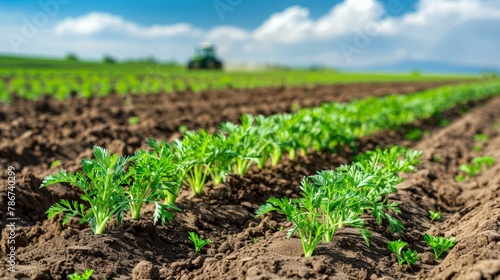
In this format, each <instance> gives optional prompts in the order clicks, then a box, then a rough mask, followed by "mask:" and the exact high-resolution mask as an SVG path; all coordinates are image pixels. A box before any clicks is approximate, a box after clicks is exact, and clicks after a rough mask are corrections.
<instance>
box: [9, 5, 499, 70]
mask: <svg viewBox="0 0 500 280" xmlns="http://www.w3.org/2000/svg"><path fill="white" fill-rule="evenodd" d="M498 26H500V1H496V0H413V1H408V0H335V1H319V0H318V1H311V0H307V1H306V0H303V1H298V0H295V1H293V0H276V1H263V0H254V1H250V0H207V1H201V0H200V1H196V0H184V1H147V0H143V1H131V0H125V1H76V0H38V1H34V0H21V1H5V0H4V1H0V53H15V54H19V55H23V54H29V55H48V56H63V55H64V54H66V53H68V52H75V53H77V54H78V55H79V56H81V57H83V58H90V59H96V58H101V57H102V56H103V55H104V54H111V55H114V56H116V57H118V58H120V59H125V58H138V57H145V56H149V55H153V56H155V57H157V58H159V59H164V60H167V59H176V60H178V61H181V62H184V61H185V60H187V59H188V57H189V56H190V55H191V53H192V47H193V45H195V44H196V43H198V42H201V41H205V40H209V41H211V42H214V43H215V44H216V45H217V46H218V51H219V53H220V55H221V56H222V57H223V58H224V59H225V60H226V61H227V62H229V63H234V64H242V63H247V64H248V63H254V64H255V63H257V64H258V63H291V64H294V65H308V64H324V65H330V66H335V67H341V68H349V67H358V68H363V67H367V68H369V67H374V66H377V65H388V64H395V63H399V62H403V61H433V62H442V63H455V64H462V65H471V66H476V67H497V66H498V65H500V52H499V51H498V50H500V36H498V33H499V32H500V29H499V28H498Z"/></svg>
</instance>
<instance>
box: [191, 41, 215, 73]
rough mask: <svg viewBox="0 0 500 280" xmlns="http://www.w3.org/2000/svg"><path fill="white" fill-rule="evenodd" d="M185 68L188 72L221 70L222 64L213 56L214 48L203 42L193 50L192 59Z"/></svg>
mask: <svg viewBox="0 0 500 280" xmlns="http://www.w3.org/2000/svg"><path fill="white" fill-rule="evenodd" d="M187 67H188V69H189V70H196V69H211V70H222V62H221V61H220V60H219V59H218V58H217V57H216V56H215V46H214V45H212V44H211V43H209V42H203V43H201V44H199V45H198V46H197V47H196V48H195V55H194V58H193V59H191V60H190V61H189V63H188V65H187Z"/></svg>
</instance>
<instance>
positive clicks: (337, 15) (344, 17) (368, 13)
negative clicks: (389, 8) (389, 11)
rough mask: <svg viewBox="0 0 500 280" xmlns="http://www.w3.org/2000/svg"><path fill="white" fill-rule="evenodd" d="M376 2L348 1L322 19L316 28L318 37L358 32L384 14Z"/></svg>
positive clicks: (335, 7) (371, 0) (366, 0)
mask: <svg viewBox="0 0 500 280" xmlns="http://www.w3.org/2000/svg"><path fill="white" fill-rule="evenodd" d="M383 10H384V9H383V6H382V5H381V4H380V3H378V2H376V1H375V0H346V1H345V2H343V3H341V4H339V5H337V6H334V7H333V8H332V10H331V11H330V13H328V14H327V15H325V16H323V17H322V18H320V19H319V20H318V21H317V22H316V24H315V28H314V32H315V34H316V36H317V37H320V38H331V37H335V36H340V35H344V34H349V33H353V32H356V30H357V29H359V28H363V27H365V26H366V25H367V24H368V23H370V22H371V21H373V20H374V19H377V17H379V16H380V15H382V13H383Z"/></svg>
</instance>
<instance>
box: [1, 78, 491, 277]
mask: <svg viewBox="0 0 500 280" xmlns="http://www.w3.org/2000/svg"><path fill="white" fill-rule="evenodd" d="M351 81H352V80H351ZM452 83H453V84H456V83H457V81H456V79H455V80H453V79H450V80H446V81H443V80H440V79H438V80H436V81H428V80H427V81H398V82H391V83H387V82H382V81H380V80H378V81H377V80H376V81H372V82H369V83H351V84H348V83H345V84H338V85H316V86H295V87H288V86H282V85H278V86H276V85H274V86H269V85H268V87H264V88H260V87H256V88H251V89H238V88H229V89H204V90H202V91H200V92H199V93H189V92H173V93H170V94H149V95H140V94H137V95H134V94H126V95H120V94H117V93H115V92H112V91H111V92H110V93H109V94H105V96H102V97H98V96H93V97H91V98H80V97H78V96H73V97H70V96H67V97H66V96H65V100H61V101H59V100H56V99H53V98H51V97H48V96H42V97H40V98H39V99H38V100H36V101H31V100H25V99H23V98H14V99H13V100H12V102H11V103H10V104H0V128H1V133H2V134H1V136H2V143H1V145H0V155H1V157H0V160H1V165H2V166H3V167H5V168H7V166H14V167H15V169H16V171H15V172H16V184H17V185H16V191H15V192H16V211H17V212H16V217H18V218H19V220H18V221H17V226H18V228H17V229H16V234H17V235H16V244H17V246H18V249H17V252H16V257H17V260H18V262H19V263H18V265H17V267H16V269H17V272H16V274H15V277H16V278H17V279H66V278H67V277H68V275H69V274H71V273H73V272H75V271H77V272H80V273H82V272H83V271H85V269H87V268H91V269H94V270H95V272H94V274H93V277H94V278H95V279H131V277H133V279H283V278H290V279H376V278H385V279H450V278H452V279H494V278H495V277H498V275H499V274H500V261H499V259H500V248H499V247H498V242H499V235H498V230H499V229H498V217H499V216H500V212H499V209H500V200H499V197H498V194H497V193H498V191H499V188H500V176H499V175H498V174H499V171H500V167H499V166H500V165H499V164H498V163H493V164H492V165H491V166H488V168H487V169H485V170H482V171H481V172H478V174H477V175H475V176H471V177H466V178H464V180H457V179H456V176H457V175H463V174H464V173H463V168H462V167H461V165H463V164H467V163H470V162H471V161H472V160H473V159H474V158H477V157H479V156H490V157H492V158H495V159H496V160H497V161H498V160H499V159H500V150H499V149H498V147H499V146H500V127H499V124H500V110H498V108H500V99H499V97H498V94H497V93H498V92H488V91H487V90H484V89H481V87H480V86H479V87H477V88H473V89H469V88H467V89H464V90H463V91H462V92H465V91H474V90H477V91H483V92H485V93H486V94H485V95H480V94H479V95H477V96H479V97H480V98H479V97H478V98H479V100H473V99H471V100H468V101H467V102H465V101H464V102H459V103H461V104H457V105H455V106H452V107H449V108H448V107H446V106H445V108H446V109H445V110H444V111H443V112H441V113H434V114H432V116H430V117H428V118H426V119H423V120H413V119H414V118H417V119H418V117H420V116H412V114H411V113H410V114H409V116H407V114H406V113H405V112H404V111H405V110H407V108H412V107H411V106H412V105H411V104H410V103H411V102H418V99H417V98H416V99H415V100H413V99H411V97H409V96H410V94H411V96H413V95H414V94H415V93H416V92H420V91H423V90H426V89H431V88H436V87H439V86H443V85H445V84H452ZM492 88H493V90H495V91H496V90H498V86H496V87H492ZM446 90H447V89H446V88H444V89H442V90H441V91H439V90H437V91H435V92H437V93H439V92H446ZM431 93H432V91H429V95H428V98H430V97H429V96H431V95H430V94H431ZM394 94H402V95H401V96H403V97H402V98H404V97H407V96H408V99H404V100H408V107H407V108H406V107H405V109H401V112H398V111H397V110H395V111H394V114H401V115H398V116H400V117H401V119H403V118H404V117H407V118H408V120H412V121H411V122H409V123H406V124H399V123H398V121H397V120H394V121H395V123H398V124H390V127H391V128H392V129H388V128H384V129H382V130H380V128H383V126H382V125H379V126H377V127H376V128H377V129H375V131H372V130H371V129H370V128H367V130H366V131H367V132H366V133H365V132H359V131H358V130H357V128H356V129H355V130H354V132H351V131H349V130H346V134H345V135H348V134H349V133H352V136H356V137H351V138H349V137H348V136H346V138H347V140H346V141H347V142H344V140H341V141H340V142H338V143H337V144H336V145H337V146H335V147H334V148H335V150H334V151H331V150H328V149H326V148H325V147H319V148H316V147H314V149H313V146H312V145H311V146H309V149H307V148H304V147H295V149H294V152H293V153H295V152H296V151H297V150H305V151H307V154H305V155H303V151H302V152H299V153H298V154H297V156H296V157H294V158H291V157H293V156H292V155H291V153H292V152H291V151H289V152H288V153H283V156H282V157H281V160H280V161H279V162H278V163H277V164H275V165H274V164H273V166H271V165H270V164H267V165H266V164H265V163H264V165H266V167H265V168H263V169H259V168H257V166H256V164H254V165H252V166H251V167H250V168H249V170H248V172H246V173H245V174H244V175H233V174H230V175H228V176H227V180H226V181H225V182H223V183H221V184H217V185H215V184H213V183H212V182H211V181H210V180H209V181H207V183H206V184H205V186H204V187H203V191H202V194H201V195H198V196H193V194H192V191H191V188H190V187H189V186H188V185H187V184H184V186H183V188H182V189H181V190H180V192H179V194H178V197H177V199H176V200H175V204H176V205H177V207H179V208H180V209H182V211H180V212H177V211H174V217H173V219H172V222H171V223H168V222H167V223H165V225H160V224H157V225H154V224H153V221H151V218H150V217H151V216H153V215H154V212H155V208H154V205H152V204H149V205H145V207H144V209H143V211H142V212H143V216H142V218H141V219H139V220H133V219H131V218H130V217H128V216H126V217H125V219H124V221H123V223H118V222H117V221H116V220H115V219H112V220H110V222H109V223H108V225H107V227H106V231H105V232H104V233H103V234H94V232H93V231H92V229H91V228H89V227H88V226H87V225H86V224H83V225H80V224H78V222H77V219H73V220H71V221H70V222H69V223H68V225H66V226H63V225H61V222H62V221H63V219H62V217H61V216H57V217H56V218H54V219H50V220H49V219H47V216H46V214H45V211H46V210H47V209H49V207H50V206H51V205H52V204H54V203H56V202H58V201H59V200H61V199H69V200H78V199H79V197H80V194H81V193H80V192H79V191H78V190H77V189H76V188H74V187H73V188H70V187H69V186H68V185H62V184H55V185H52V186H48V187H46V188H40V186H41V185H42V183H43V182H42V180H43V178H44V177H46V176H47V175H49V174H53V173H55V172H57V169H59V168H62V169H64V170H68V171H71V172H75V171H77V170H80V168H81V163H80V160H82V159H84V158H92V152H93V146H94V145H99V146H102V147H105V148H106V149H109V150H110V152H111V153H119V154H121V155H132V154H133V153H134V152H136V151H137V150H138V149H139V148H146V144H145V140H146V139H147V138H156V139H164V140H168V141H169V142H170V141H173V140H174V139H177V138H180V137H181V136H182V135H183V131H184V130H185V129H190V130H200V129H207V130H208V131H209V132H211V133H215V132H216V131H217V129H218V128H220V127H219V124H221V123H223V122H226V121H228V122H233V123H240V124H241V122H240V117H241V115H243V114H252V115H264V116H271V115H274V114H279V113H292V114H298V115H300V113H301V112H303V111H304V110H307V109H305V108H310V107H318V106H321V105H322V104H324V103H326V102H349V101H351V100H355V99H364V98H368V97H383V96H388V95H394ZM417 94H419V93H417ZM422 95H425V94H422ZM426 96H427V95H426ZM436 96H437V95H436ZM447 96H450V98H453V96H454V95H453V94H449V95H447ZM438 97H439V96H437V97H436V98H435V100H436V103H438V102H441V101H439V100H438V99H439V98H438ZM398 98H399V97H394V99H391V97H388V98H387V100H388V101H387V103H381V104H388V105H390V104H392V103H391V102H396V101H397V100H399V99H398ZM443 98H444V97H443ZM476 99H477V98H476ZM429 100H432V99H429ZM464 100H466V99H464ZM353 102H354V103H355V104H358V103H356V102H359V104H365V105H359V106H361V107H360V108H365V107H362V106H368V105H369V104H370V102H378V101H376V100H375V99H371V101H367V102H365V103H363V102H364V101H363V100H361V101H353ZM384 102H385V101H384ZM428 103H431V102H428ZM348 104H350V103H348ZM366 104H368V105H366ZM375 104H377V103H375ZM415 104H420V103H415ZM415 106H416V105H415ZM417 107H423V106H416V107H415V108H414V109H415V112H417ZM321 108H325V110H328V106H326V105H324V106H322V107H321ZM339 108H340V109H339V110H342V108H344V107H342V106H340V107H339ZM346 108H350V107H346ZM366 108H369V106H368V107H366ZM301 109H304V110H301ZM312 110H313V111H312V112H316V113H318V112H317V111H314V109H312ZM349 110H350V109H346V114H347V116H350V115H349V114H350V111H349ZM385 110H390V109H388V108H380V111H385ZM374 111H376V110H374ZM391 112H392V111H391ZM367 114H368V111H367ZM360 115H361V116H362V115H363V114H362V113H361V114H360ZM388 118H390V117H388ZM396 119H398V120H399V119H400V118H396ZM340 121H342V120H340V119H339V122H340ZM354 121H355V122H354V123H355V124H357V126H358V128H359V129H360V130H362V129H364V126H362V125H361V124H362V123H366V124H368V123H370V122H369V115H367V119H366V120H365V121H362V122H361V123H359V121H358V120H357V119H354ZM381 122H382V121H381ZM285 123H286V120H285ZM347 124H349V122H347V123H346V126H347ZM243 125H244V124H243ZM376 125H378V124H376ZM355 126H356V125H355ZM229 127H230V126H229ZM179 128H180V129H179ZM415 133H416V134H417V135H416V136H415ZM269 135H272V133H270V134H269ZM339 135H340V136H342V134H341V133H340V132H339ZM358 135H359V136H360V137H357V136H358ZM478 135H480V136H478ZM301 140H304V139H301ZM314 140H317V139H313V141H312V142H314ZM351 140H352V141H354V142H353V143H351V142H349V141H351ZM318 141H319V140H318ZM299 142H300V141H299ZM328 143H329V144H331V143H332V142H328ZM393 145H398V146H406V147H409V148H411V149H413V150H416V151H422V152H423V155H422V158H421V161H422V164H420V165H417V166H416V172H413V173H404V174H402V175H401V176H402V178H403V179H404V181H403V182H402V183H401V184H399V185H397V189H398V191H397V192H396V193H391V194H387V195H388V198H389V200H390V201H391V202H397V203H398V204H399V209H400V210H401V213H400V214H396V215H395V217H397V218H398V219H400V220H401V221H402V222H403V224H404V227H405V229H404V230H403V235H402V236H401V235H398V234H395V235H394V234H392V233H391V232H390V230H389V228H388V226H387V221H384V223H382V224H381V225H379V224H378V223H377V221H376V219H375V218H373V217H371V216H370V215H369V214H367V213H364V214H363V215H362V216H361V217H362V218H363V219H364V220H366V225H365V227H366V228H367V229H368V230H370V231H371V232H372V235H373V236H372V237H371V239H370V246H367V245H366V243H365V241H364V239H363V237H362V236H361V235H359V233H358V230H357V229H354V228H352V227H345V228H340V229H339V230H338V232H336V234H335V237H334V238H333V240H332V241H331V242H328V243H320V245H319V246H318V247H317V248H316V250H315V252H314V253H313V255H312V257H308V258H306V257H304V252H303V250H302V245H301V240H300V238H298V236H297V234H296V235H294V236H292V237H291V238H289V239H287V238H286V234H287V230H289V229H291V228H292V227H293V223H291V222H289V221H287V220H286V218H285V216H284V215H282V214H278V213H271V214H265V215H262V216H260V217H258V218H256V217H255V214H256V211H257V209H258V208H259V207H260V206H261V205H262V204H264V203H265V202H266V201H267V199H268V198H270V197H278V198H281V197H285V196H286V197H290V198H298V197H300V196H301V192H302V190H301V188H300V186H301V181H302V179H303V178H304V176H310V175H314V174H316V172H318V171H321V170H331V169H336V168H338V167H339V166H340V165H342V164H350V163H351V162H353V161H356V160H357V158H356V156H357V155H358V154H360V153H362V152H366V151H369V150H374V149H376V148H377V147H380V148H388V147H390V146H393ZM4 173H5V172H4ZM5 175H6V174H2V176H4V177H3V180H4V181H7V179H6V178H5V177H6V176H5ZM2 186H3V185H2ZM1 191H2V195H1V197H0V199H1V200H2V204H6V202H7V200H8V196H7V190H6V189H5V188H4V187H2V190H1ZM429 210H432V211H439V212H441V214H442V217H441V219H439V220H436V221H431V219H430V217H429V213H428V211H429ZM6 217H7V213H6V212H4V210H3V209H2V218H3V219H2V223H4V222H3V221H5V220H6V219H5V218H6ZM4 225H5V224H2V228H4ZM191 231H192V232H196V233H198V234H199V235H200V236H201V237H202V238H209V239H210V240H211V241H212V243H210V244H208V245H207V246H205V247H204V248H203V249H202V250H201V251H200V253H199V254H196V253H195V251H194V247H193V244H192V242H191V241H190V240H189V239H188V232H191ZM425 233H429V234H432V235H445V236H447V237H449V236H454V237H455V238H456V240H457V244H456V245H455V246H454V247H453V248H452V249H451V250H450V251H448V252H447V253H445V254H444V255H443V256H444V257H442V258H440V259H439V260H438V261H436V260H434V254H433V251H432V249H431V248H430V247H429V246H427V244H426V243H425V241H424V239H423V236H424V234H425ZM8 237H9V231H8V230H7V229H5V230H4V231H3V232H2V245H1V246H2V247H1V250H2V255H7V253H8V251H9V249H8V247H7V245H6V244H7V240H8ZM397 239H403V240H404V241H405V242H407V243H408V247H409V248H411V249H413V250H416V251H417V252H418V254H419V257H420V261H418V262H417V263H416V264H415V265H413V266H412V267H411V268H410V267H408V266H407V265H403V266H399V265H398V263H397V259H396V256H395V255H394V254H393V253H391V252H390V251H389V250H388V249H387V243H388V242H389V241H393V240H397ZM2 265H3V269H2V272H0V276H1V277H5V279H10V278H12V277H13V276H12V274H9V272H8V271H7V267H8V266H7V263H3V264H2ZM9 277H10V278H9Z"/></svg>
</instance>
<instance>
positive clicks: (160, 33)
mask: <svg viewBox="0 0 500 280" xmlns="http://www.w3.org/2000/svg"><path fill="white" fill-rule="evenodd" d="M54 31H55V33H56V34H60V35H65V34H77V35H93V34H97V33H100V32H104V31H112V32H117V33H125V34H128V35H132V36H138V37H173V36H178V35H187V34H189V35H199V34H200V32H201V31H200V30H197V29H195V28H193V27H192V26H191V25H190V24H187V23H177V24H172V25H153V26H151V27H141V26H139V25H137V24H135V23H134V22H130V21H127V20H124V19H123V18H122V17H120V16H116V15H112V14H108V13H99V12H92V13H89V14H87V15H84V16H80V17H76V18H67V19H64V20H63V21H61V22H59V23H58V24H57V25H56V26H55V28H54Z"/></svg>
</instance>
